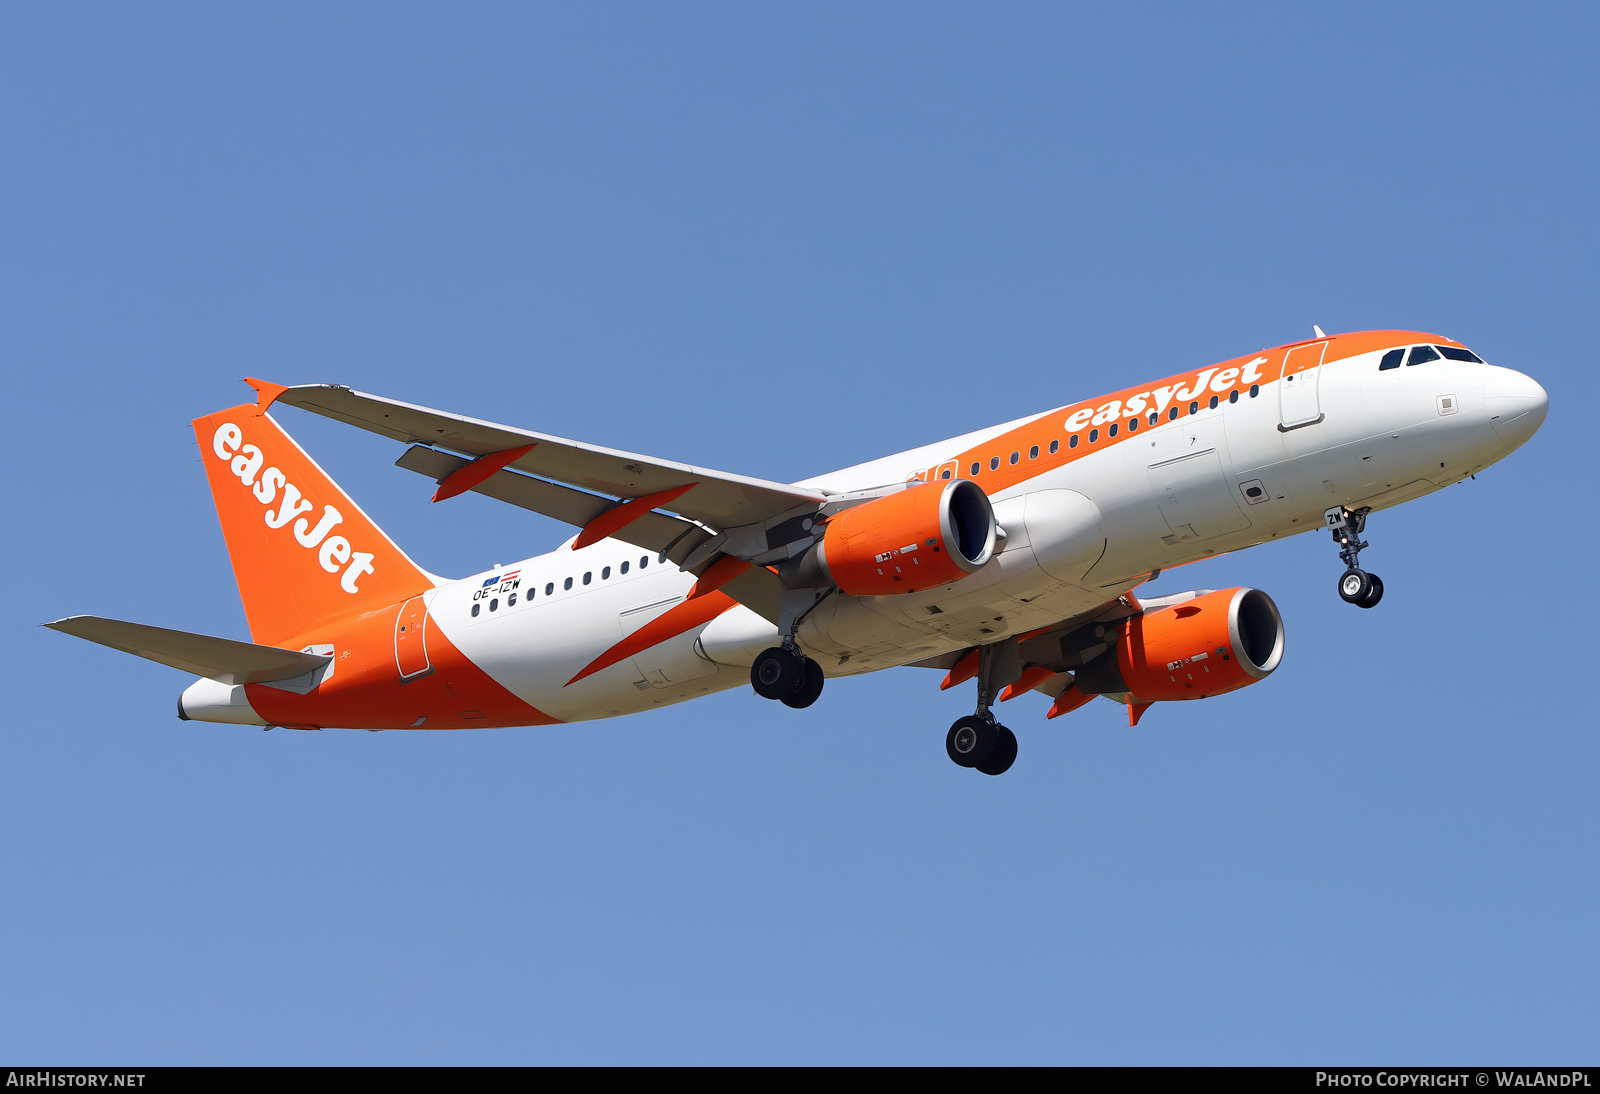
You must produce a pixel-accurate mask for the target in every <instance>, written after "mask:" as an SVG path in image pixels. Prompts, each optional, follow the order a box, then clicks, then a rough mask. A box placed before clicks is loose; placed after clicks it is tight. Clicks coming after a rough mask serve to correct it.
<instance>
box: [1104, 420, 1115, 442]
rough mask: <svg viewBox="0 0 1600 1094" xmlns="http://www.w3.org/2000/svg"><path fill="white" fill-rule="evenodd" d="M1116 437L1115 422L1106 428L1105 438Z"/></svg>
mask: <svg viewBox="0 0 1600 1094" xmlns="http://www.w3.org/2000/svg"><path fill="white" fill-rule="evenodd" d="M1116 435H1117V423H1116V422H1112V423H1111V424H1110V425H1108V426H1106V436H1107V437H1108V438H1110V437H1115V436H1116Z"/></svg>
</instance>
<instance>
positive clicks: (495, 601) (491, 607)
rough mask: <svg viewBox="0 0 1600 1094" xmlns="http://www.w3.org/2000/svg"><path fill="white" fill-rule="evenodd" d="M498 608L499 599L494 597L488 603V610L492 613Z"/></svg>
mask: <svg viewBox="0 0 1600 1094" xmlns="http://www.w3.org/2000/svg"><path fill="white" fill-rule="evenodd" d="M499 607H500V598H499V597H498V596H497V597H495V598H494V599H493V600H491V601H489V610H490V611H491V612H492V611H494V610H495V609H497V608H499Z"/></svg>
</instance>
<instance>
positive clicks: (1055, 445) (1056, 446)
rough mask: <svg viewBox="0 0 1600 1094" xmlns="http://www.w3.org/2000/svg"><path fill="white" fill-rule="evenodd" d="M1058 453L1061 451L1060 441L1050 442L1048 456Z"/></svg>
mask: <svg viewBox="0 0 1600 1094" xmlns="http://www.w3.org/2000/svg"><path fill="white" fill-rule="evenodd" d="M1060 451H1061V442H1060V441H1051V442H1050V455H1052V456H1054V455H1055V454H1056V453H1057V452H1060Z"/></svg>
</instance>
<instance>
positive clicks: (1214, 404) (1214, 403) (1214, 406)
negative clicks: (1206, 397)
mask: <svg viewBox="0 0 1600 1094" xmlns="http://www.w3.org/2000/svg"><path fill="white" fill-rule="evenodd" d="M1209 405H1210V407H1211V409H1212V410H1215V409H1217V397H1216V396H1215V395H1213V396H1211V402H1210V404H1209Z"/></svg>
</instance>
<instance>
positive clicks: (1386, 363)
mask: <svg viewBox="0 0 1600 1094" xmlns="http://www.w3.org/2000/svg"><path fill="white" fill-rule="evenodd" d="M1405 355H1406V351H1405V347H1404V346H1402V347H1401V348H1399V349H1392V350H1390V351H1389V352H1388V353H1386V354H1384V355H1383V360H1381V361H1379V362H1378V371H1379V372H1386V371H1388V370H1389V369H1392V368H1399V367H1400V358H1402V357H1404V356H1405Z"/></svg>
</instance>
